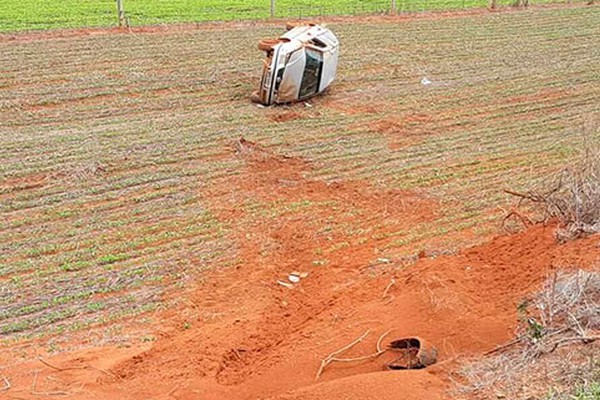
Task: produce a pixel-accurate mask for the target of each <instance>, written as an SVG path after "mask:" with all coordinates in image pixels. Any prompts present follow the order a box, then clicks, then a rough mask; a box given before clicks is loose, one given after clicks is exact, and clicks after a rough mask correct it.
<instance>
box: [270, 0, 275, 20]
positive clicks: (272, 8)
mask: <svg viewBox="0 0 600 400" xmlns="http://www.w3.org/2000/svg"><path fill="white" fill-rule="evenodd" d="M271 18H275V0H271Z"/></svg>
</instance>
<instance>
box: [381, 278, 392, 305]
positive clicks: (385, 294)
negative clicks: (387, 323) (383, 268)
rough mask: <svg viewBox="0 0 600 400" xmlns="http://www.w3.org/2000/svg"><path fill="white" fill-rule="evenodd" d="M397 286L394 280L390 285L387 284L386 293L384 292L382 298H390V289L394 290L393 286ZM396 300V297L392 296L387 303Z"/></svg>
mask: <svg viewBox="0 0 600 400" xmlns="http://www.w3.org/2000/svg"><path fill="white" fill-rule="evenodd" d="M395 284H396V280H395V279H394V278H392V280H391V281H390V283H388V284H387V286H386V287H385V289H384V291H383V296H381V298H382V299H383V300H385V299H386V298H387V297H388V292H389V291H390V289H391V288H392V286H394V285H395ZM392 300H394V296H393V295H390V296H389V298H388V300H387V302H390V301H392Z"/></svg>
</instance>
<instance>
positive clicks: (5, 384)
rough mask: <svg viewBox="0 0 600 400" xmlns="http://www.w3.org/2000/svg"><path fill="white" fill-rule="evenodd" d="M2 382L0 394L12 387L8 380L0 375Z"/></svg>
mask: <svg viewBox="0 0 600 400" xmlns="http://www.w3.org/2000/svg"><path fill="white" fill-rule="evenodd" d="M2 381H3V386H2V388H0V392H6V391H8V390H10V388H11V387H12V385H11V384H10V381H9V380H8V378H7V377H5V376H4V375H2Z"/></svg>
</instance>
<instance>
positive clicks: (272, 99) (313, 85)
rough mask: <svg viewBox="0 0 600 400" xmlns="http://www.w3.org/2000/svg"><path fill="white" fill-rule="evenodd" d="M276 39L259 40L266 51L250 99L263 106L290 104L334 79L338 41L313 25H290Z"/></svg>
mask: <svg viewBox="0 0 600 400" xmlns="http://www.w3.org/2000/svg"><path fill="white" fill-rule="evenodd" d="M287 28H288V32H287V33H286V34H285V35H283V36H281V37H280V38H279V39H268V40H261V41H260V42H259V44H258V48H259V50H262V51H265V52H266V53H267V58H266V60H265V61H264V65H263V72H262V78H261V81H260V89H259V90H258V91H257V92H255V93H254V94H253V96H252V100H253V101H255V102H257V103H262V104H264V105H271V104H276V103H279V104H281V103H290V102H294V101H301V100H305V99H308V98H309V97H312V96H314V95H316V94H318V93H321V92H323V91H324V90H325V89H326V88H327V87H328V86H329V85H330V84H331V83H332V82H333V80H334V79H335V72H336V69H337V62H338V52H339V41H338V39H337V38H336V37H335V35H334V34H333V33H332V32H331V31H330V30H329V29H326V28H324V27H321V26H318V25H315V24H306V25H300V26H292V25H290V24H288V27H287Z"/></svg>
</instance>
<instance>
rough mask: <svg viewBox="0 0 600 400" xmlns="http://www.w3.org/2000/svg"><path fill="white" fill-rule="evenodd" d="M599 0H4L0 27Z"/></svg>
mask: <svg viewBox="0 0 600 400" xmlns="http://www.w3.org/2000/svg"><path fill="white" fill-rule="evenodd" d="M594 1H598V0H531V1H530V0H328V1H318V0H245V1H240V0H160V1H157V0H85V1H82V0H61V1H58V0H53V1H48V0H4V4H3V5H2V7H0V32H13V31H20V30H37V29H55V28H81V27H110V26H115V25H127V26H141V25H157V24H168V23H186V22H204V21H232V20H256V19H269V18H289V19H304V18H315V17H323V16H336V15H369V14H402V13H414V12H425V11H442V10H461V9H469V8H485V7H488V8H490V7H491V8H494V7H498V8H500V7H507V6H515V5H516V6H523V7H525V6H527V5H539V4H550V3H554V4H558V3H563V4H564V3H571V2H580V3H583V2H586V3H593V2H594Z"/></svg>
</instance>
